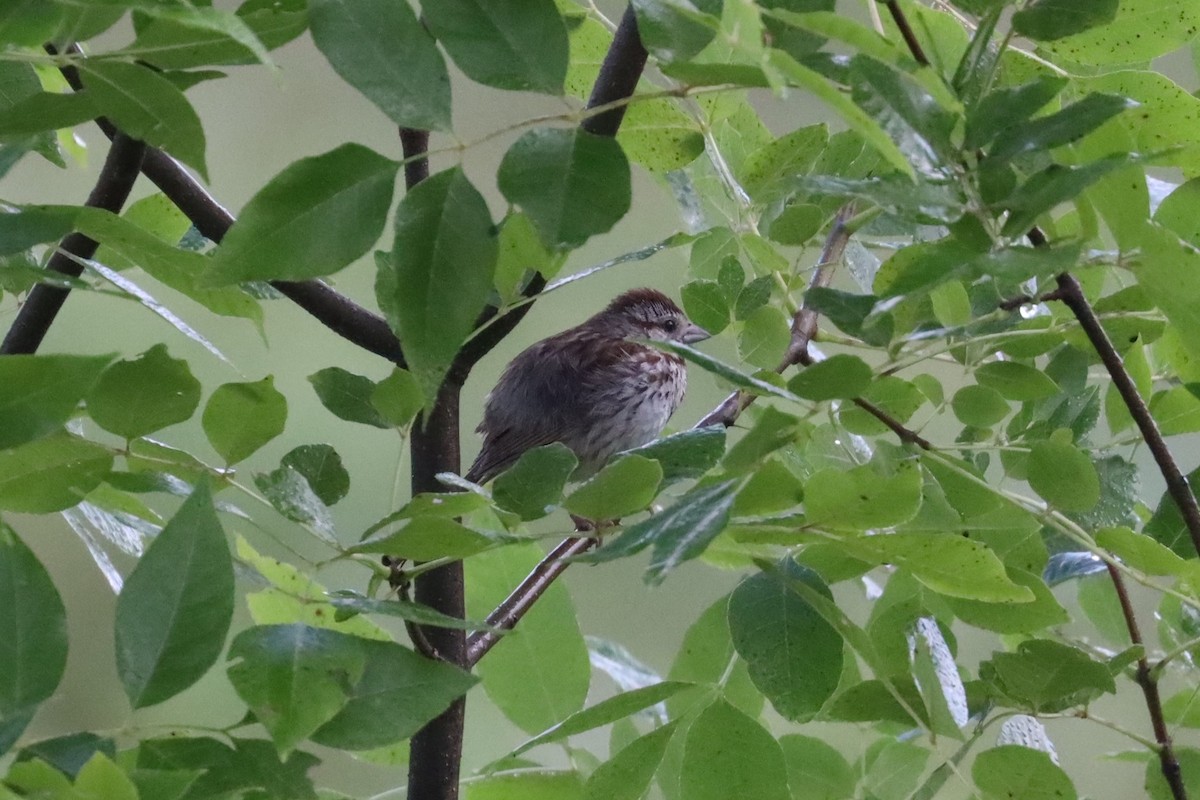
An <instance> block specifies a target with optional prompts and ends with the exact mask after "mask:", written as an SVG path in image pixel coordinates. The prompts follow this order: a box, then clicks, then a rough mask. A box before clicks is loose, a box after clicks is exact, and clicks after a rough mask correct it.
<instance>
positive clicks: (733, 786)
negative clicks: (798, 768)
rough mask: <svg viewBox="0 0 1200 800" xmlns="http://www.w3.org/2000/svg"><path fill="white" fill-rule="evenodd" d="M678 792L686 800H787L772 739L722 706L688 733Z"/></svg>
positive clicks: (709, 710)
mask: <svg viewBox="0 0 1200 800" xmlns="http://www.w3.org/2000/svg"><path fill="white" fill-rule="evenodd" d="M679 790H680V794H681V796H682V797H686V798H687V799H688V800H727V799H728V798H731V797H753V798H758V800H787V798H790V797H791V794H790V793H789V792H788V786H787V767H786V765H785V764H784V760H783V752H782V751H781V750H780V749H779V743H778V742H776V741H775V737H773V736H771V734H769V733H767V731H766V730H765V729H763V727H762V726H761V725H759V724H758V723H757V722H755V721H754V720H753V719H751V718H750V717H748V716H746V715H745V714H743V713H742V712H741V711H738V710H737V709H736V708H734V707H733V706H731V705H730V704H729V703H727V702H725V701H724V700H720V699H718V700H716V701H714V702H713V704H712V705H710V706H709V707H708V708H706V709H705V710H704V711H703V712H701V714H700V716H699V717H697V718H696V721H695V722H693V723H692V725H691V727H690V728H689V729H688V733H687V741H686V743H685V744H684V751H683V771H682V774H681V775H680V781H679Z"/></svg>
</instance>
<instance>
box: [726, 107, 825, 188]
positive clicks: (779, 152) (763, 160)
mask: <svg viewBox="0 0 1200 800" xmlns="http://www.w3.org/2000/svg"><path fill="white" fill-rule="evenodd" d="M828 141H829V128H828V127H827V126H826V125H824V124H819V125H809V126H807V127H804V128H799V129H797V130H794V131H792V132H791V133H789V134H787V135H786V136H781V137H780V138H778V139H776V140H775V141H773V142H770V143H769V144H766V145H763V146H762V147H760V148H758V149H757V150H755V151H754V152H753V153H751V154H750V155H749V156H748V157H747V158H746V160H745V162H744V163H743V164H742V167H741V170H740V171H741V173H742V185H743V186H744V188H745V189H746V191H747V192H749V193H750V195H751V196H752V197H753V198H754V199H755V200H756V201H758V202H760V203H767V202H771V201H773V200H777V199H779V198H781V197H783V196H785V195H786V194H787V193H788V191H789V190H790V189H791V186H792V179H793V177H794V176H796V175H803V174H804V173H806V172H808V171H809V170H810V169H811V168H812V166H813V164H815V163H816V160H817V156H818V155H820V154H821V151H822V150H823V149H824V148H825V146H826V144H827V143H828Z"/></svg>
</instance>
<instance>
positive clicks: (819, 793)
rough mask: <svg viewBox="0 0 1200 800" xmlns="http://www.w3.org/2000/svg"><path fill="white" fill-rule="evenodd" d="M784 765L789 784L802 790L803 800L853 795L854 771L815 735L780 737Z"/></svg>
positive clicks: (836, 751) (839, 798) (841, 798)
mask: <svg viewBox="0 0 1200 800" xmlns="http://www.w3.org/2000/svg"><path fill="white" fill-rule="evenodd" d="M779 746H780V747H781V748H783V758H784V761H786V762H787V770H788V784H789V785H791V786H792V787H804V788H803V792H804V794H802V795H801V796H802V797H804V798H805V800H843V798H846V797H853V796H854V786H855V784H857V782H858V781H857V780H856V779H855V775H854V772H853V771H852V770H851V769H850V765H849V764H848V763H846V759H845V757H844V756H843V755H842V754H841V753H840V752H838V750H837V748H835V747H833V745H831V744H829V743H828V742H826V741H825V740H824V739H819V738H817V737H815V736H802V735H800V734H798V733H789V734H787V735H786V736H780V737H779Z"/></svg>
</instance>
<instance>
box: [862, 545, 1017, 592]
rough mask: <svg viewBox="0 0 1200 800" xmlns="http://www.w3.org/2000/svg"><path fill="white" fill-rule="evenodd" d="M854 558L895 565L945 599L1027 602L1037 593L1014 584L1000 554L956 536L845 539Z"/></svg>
mask: <svg viewBox="0 0 1200 800" xmlns="http://www.w3.org/2000/svg"><path fill="white" fill-rule="evenodd" d="M842 544H843V547H844V548H845V549H846V551H847V552H849V553H850V554H851V555H854V556H855V557H857V558H859V559H862V560H864V561H870V562H873V563H876V564H894V565H895V566H897V567H899V568H901V569H904V570H907V571H908V572H910V573H911V574H912V575H913V577H915V578H916V579H917V580H918V581H920V582H921V583H923V584H925V585H926V586H928V587H929V588H930V589H933V590H934V591H935V592H939V593H940V594H944V595H948V596H950V597H961V598H964V599H966V600H981V601H983V602H985V603H1028V602H1030V601H1032V600H1033V599H1034V593H1033V592H1032V591H1030V590H1029V589H1027V588H1026V587H1024V586H1021V585H1019V584H1017V583H1014V582H1013V580H1012V579H1011V578H1009V577H1008V574H1007V573H1006V571H1005V569H1004V563H1003V562H1002V561H1000V559H999V558H998V557H997V556H996V554H995V553H994V552H993V551H992V550H991V549H990V548H988V547H986V546H985V545H983V544H981V543H980V542H976V541H973V540H971V539H964V538H962V537H961V536H958V535H953V534H932V533H892V534H888V535H886V536H870V535H868V536H861V537H859V538H856V539H846V540H843V543H842Z"/></svg>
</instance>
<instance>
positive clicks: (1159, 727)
mask: <svg viewBox="0 0 1200 800" xmlns="http://www.w3.org/2000/svg"><path fill="white" fill-rule="evenodd" d="M1106 566H1107V567H1108V576H1109V577H1110V578H1112V583H1113V588H1114V589H1115V590H1116V592H1117V600H1118V601H1119V602H1120V604H1121V613H1122V614H1124V615H1125V627H1126V628H1128V629H1129V640H1130V642H1132V643H1133V644H1134V645H1135V646H1138V647H1141V648H1142V649H1143V653H1142V656H1141V658H1139V659H1138V660H1137V670H1136V672H1135V673H1134V680H1135V681H1136V682H1137V685H1138V686H1140V687H1142V694H1143V695H1144V696H1145V698H1146V709H1147V711H1149V712H1150V725H1151V727H1152V728H1153V729H1154V741H1156V742H1158V760H1159V763H1160V764H1161V767H1162V774H1163V778H1165V779H1166V781H1167V785H1168V786H1169V787H1171V796H1172V797H1173V798H1174V799H1175V800H1187V796H1188V795H1187V789H1186V788H1184V784H1183V772H1182V770H1180V768H1179V760H1178V759H1177V758H1176V757H1175V747H1174V745H1173V744H1172V743H1171V733H1170V731H1168V730H1167V723H1166V720H1165V719H1164V717H1163V707H1162V698H1161V697H1160V696H1159V693H1158V681H1157V680H1155V679H1154V673H1153V671H1152V670H1151V669H1150V664H1149V662H1147V661H1146V656H1145V642H1143V641H1142V632H1141V629H1140V628H1139V626H1138V621H1137V616H1135V615H1134V612H1133V603H1132V602H1131V601H1130V599H1129V592H1128V591H1127V590H1126V588H1125V579H1124V578H1123V577H1121V573H1120V571H1119V570H1118V569H1117V568H1116V567H1115V566H1113V565H1112V564H1107V565H1106Z"/></svg>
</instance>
